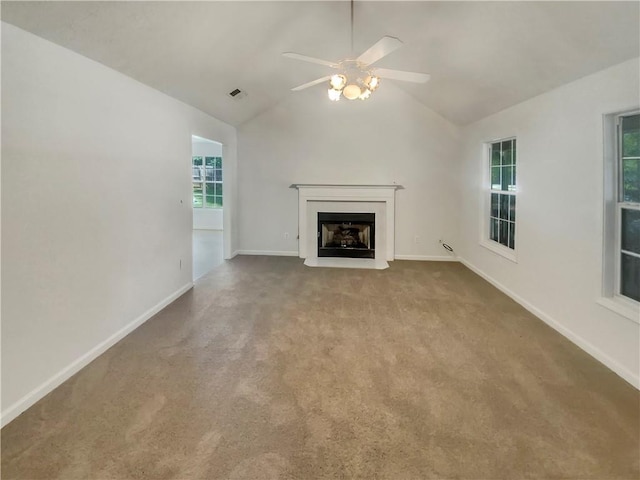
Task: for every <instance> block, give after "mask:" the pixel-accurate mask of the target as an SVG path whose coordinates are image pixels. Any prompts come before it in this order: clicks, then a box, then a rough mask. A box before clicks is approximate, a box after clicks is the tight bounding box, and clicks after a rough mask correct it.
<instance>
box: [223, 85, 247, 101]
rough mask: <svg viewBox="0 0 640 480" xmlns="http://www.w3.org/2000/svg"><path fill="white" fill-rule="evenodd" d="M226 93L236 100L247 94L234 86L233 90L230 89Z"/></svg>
mask: <svg viewBox="0 0 640 480" xmlns="http://www.w3.org/2000/svg"><path fill="white" fill-rule="evenodd" d="M227 95H229V96H230V97H231V98H234V99H236V100H240V99H241V98H244V97H246V96H247V92H243V91H242V90H240V89H239V88H236V89H235V90H232V91H230V92H229V93H228V94H227Z"/></svg>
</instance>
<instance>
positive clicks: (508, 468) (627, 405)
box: [2, 257, 640, 480]
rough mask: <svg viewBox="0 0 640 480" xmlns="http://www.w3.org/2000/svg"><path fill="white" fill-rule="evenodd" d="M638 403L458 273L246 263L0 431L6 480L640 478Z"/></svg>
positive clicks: (218, 275) (287, 261)
mask: <svg viewBox="0 0 640 480" xmlns="http://www.w3.org/2000/svg"><path fill="white" fill-rule="evenodd" d="M639 402H640V393H639V392H638V391H637V390H635V389H634V388H633V387H632V386H630V385H629V384H627V383H626V382H625V381H623V380H622V379H621V378H619V377H617V376H616V375H615V374H614V373H612V372H611V371H609V370H608V369H607V368H605V367H604V366H602V365H601V364H600V363H598V362H597V361H596V360H594V359H592V358H591V357H589V355H587V354H586V353H584V352H583V351H581V350H580V349H579V348H577V347H576V346H574V345H573V344H571V343H570V342H569V341H568V340H566V339H565V338H564V337H562V336H561V335H560V334H558V333H556V332H555V331H553V330H552V329H551V328H549V327H547V326H546V325H545V324H544V323H543V322H542V321H540V320H538V319H536V318H535V317H533V316H532V315H531V314H529V313H528V312H526V311H525V310H523V309H522V308H521V307H520V306H518V305H517V304H516V303H514V302H513V301H511V300H510V299H509V298H507V297H506V296H504V295H503V294H501V293H500V292H499V291H497V290H496V289H495V288H493V287H492V286H491V285H489V284H488V283H486V282H485V281H483V280H482V279H480V278H479V277H478V276H476V275H475V274H473V273H472V272H471V271H469V270H468V269H466V268H465V267H464V266H462V265H461V264H457V263H426V262H402V261H396V262H393V264H392V266H391V268H390V269H388V270H385V271H376V270H342V269H320V268H316V269H312V268H308V267H305V266H303V265H302V263H301V261H300V260H299V259H297V258H282V257H280V258H276V257H271V258H269V257H237V258H235V259H234V260H232V261H228V262H225V263H224V264H223V265H221V266H219V267H217V268H216V269H215V270H213V271H212V272H210V273H209V274H208V275H206V276H205V277H203V278H202V279H201V280H200V281H199V282H198V283H197V285H196V287H195V288H194V289H193V290H192V291H190V292H189V293H187V294H185V295H184V296H182V297H181V298H180V299H178V300H177V301H176V302H174V303H173V304H172V305H170V306H169V307H167V308H166V309H165V310H164V311H162V312H160V313H159V314H158V315H156V316H155V317H154V318H152V319H151V320H149V321H148V322H147V323H146V324H145V325H143V326H142V327H140V328H139V329H138V330H136V331H135V332H133V333H132V334H131V335H129V336H128V337H126V338H125V339H124V340H123V341H121V342H120V343H119V344H117V345H116V346H114V347H113V348H112V349H110V350H109V351H108V352H106V353H105V354H104V355H102V356H101V357H100V358H98V359H97V360H96V361H94V362H93V363H92V364H91V365H89V366H88V367H87V368H85V369H84V370H82V371H81V372H80V373H79V374H77V375H76V376H74V377H73V378H71V379H70V380H69V381H67V382H66V383H64V384H63V385H62V386H61V387H59V388H58V389H57V390H55V391H54V392H52V393H51V394H50V395H48V396H47V397H46V398H44V399H43V400H41V401H40V402H38V403H37V404H36V405H35V406H33V407H32V408H31V409H29V410H28V411H27V412H26V413H24V414H23V415H21V416H20V417H18V418H17V419H16V420H15V421H13V422H12V423H10V424H9V425H8V426H6V427H5V428H4V429H3V430H2V478H4V479H7V480H8V479H36V478H59V479H76V478H84V479H116V478H117V479H138V478H147V479H170V478H175V479H246V480H253V479H316V478H359V479H376V478H381V479H383V478H384V479H393V480H395V479H424V478H464V479H499V478H501V479H520V478H539V479H559V478H563V479H569V478H571V479H603V480H612V479H638V478H639V476H640V467H639V455H640V454H639V447H640V444H639V428H640V418H639V405H640V403H639Z"/></svg>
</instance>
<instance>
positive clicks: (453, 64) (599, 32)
mask: <svg viewBox="0 0 640 480" xmlns="http://www.w3.org/2000/svg"><path fill="white" fill-rule="evenodd" d="M639 6H640V4H639V3H638V2H610V1H605V2H377V1H375V2H368V1H358V2H356V4H355V30H354V47H355V48H354V50H355V53H360V52H362V51H364V50H365V49H366V48H367V47H369V46H370V45H371V44H373V43H374V42H375V41H376V40H378V39H379V38H380V37H382V36H383V35H391V36H395V37H398V38H400V39H401V40H402V41H403V42H404V43H405V45H404V46H403V47H402V48H401V49H399V50H397V51H396V52H394V53H392V54H391V55H389V56H388V57H385V58H384V59H382V60H381V61H380V62H379V63H378V64H377V66H380V67H387V68H394V69H398V70H410V71H418V72H426V73H430V74H431V81H429V82H428V83H426V84H408V83H403V82H394V83H396V85H398V86H399V87H400V88H403V89H404V90H405V91H406V92H408V93H409V94H410V95H412V96H413V97H414V98H415V99H417V100H418V101H420V102H422V103H424V104H425V105H426V106H428V107H430V108H432V109H433V110H435V111H437V112H439V113H440V114H441V115H443V116H444V117H446V118H448V119H449V120H451V121H452V122H454V123H456V124H466V123H469V122H472V121H475V120H478V119H480V118H483V117H485V116H487V115H490V114H492V113H495V112H497V111H500V110H502V109H504V108H506V107H509V106H511V105H514V104H516V103H519V102H521V101H523V100H526V99H527V98H531V97H533V96H535V95H538V94H540V93H543V92H545V91H548V90H550V89H552V88H555V87H557V86H560V85H562V84H564V83H567V82H570V81H572V80H575V79H577V78H580V77H583V76H585V75H588V74H590V73H593V72H596V71H598V70H602V69H604V68H606V67H608V66H611V65H615V64H617V63H620V62H623V61H625V60H627V59H630V58H633V57H637V56H639V55H640V40H639V38H640V26H639V25H640V10H639ZM1 8H2V12H1V13H2V20H3V21H6V22H9V23H11V24H14V25H16V26H18V27H20V28H23V29H25V30H27V31H30V32H33V33H34V34H36V35H39V36H41V37H44V38H46V39H48V40H51V41H53V42H55V43H58V44H60V45H62V46H65V47H67V48H69V49H71V50H74V51H76V52H78V53H81V54H82V55H85V56H87V57H89V58H92V59H94V60H97V61H98V62H101V63H103V64H105V65H108V66H109V67H112V68H114V69H116V70H118V71H120V72H122V73H124V74H126V75H128V76H130V77H133V78H135V79H137V80H139V81H141V82H143V83H145V84H147V85H150V86H151V87H154V88H156V89H158V90H161V91H163V92H165V93H167V94H169V95H171V96H173V97H175V98H177V99H180V100H182V101H184V102H186V103H189V104H191V105H193V106H195V107H197V108H199V109H201V110H203V111H205V112H207V113H209V114H211V115H213V116H215V117H217V118H219V119H221V120H223V121H225V122H227V123H230V124H232V125H239V124H241V123H243V122H245V121H247V120H249V119H251V118H253V117H254V116H256V115H257V114H259V113H261V112H262V111H264V110H266V109H268V108H270V107H271V106H273V105H275V104H277V103H279V102H281V101H282V100H284V99H286V98H288V97H289V96H290V95H296V94H295V93H292V92H291V91H290V88H291V87H294V86H297V85H299V84H302V83H305V82H307V81H310V80H313V79H315V78H318V77H322V76H324V75H327V74H328V73H330V69H328V68H327V67H323V66H321V65H314V64H306V63H302V62H297V61H294V60H291V59H287V58H284V57H282V56H281V53H282V52H286V51H295V52H298V53H302V54H305V55H310V56H314V57H319V58H323V59H327V60H339V59H342V58H345V57H347V56H349V54H350V51H349V50H350V46H349V42H350V40H349V25H350V20H349V18H350V17H349V2H348V1H345V0H342V1H338V2H324V1H323V2H310V1H299V2H272V1H260V2H238V1H235V2H221V1H214V2H180V1H179V2H165V1H161V2H135V1H134V2H93V1H90V2H78V1H76V2H55V1H46V2H26V1H20V2H7V1H3V2H2V7H1ZM384 82H393V80H383V84H382V86H381V87H380V88H383V87H384ZM234 88H240V89H242V90H244V91H246V92H247V94H248V95H247V96H246V97H245V98H243V99H240V100H233V99H231V98H229V97H228V96H227V93H228V92H230V91H231V90H233V89H234ZM312 88H313V89H315V90H314V91H315V92H316V93H317V98H318V101H327V100H326V87H325V86H324V85H318V86H315V87H312ZM370 101H375V97H372V99H371V100H370Z"/></svg>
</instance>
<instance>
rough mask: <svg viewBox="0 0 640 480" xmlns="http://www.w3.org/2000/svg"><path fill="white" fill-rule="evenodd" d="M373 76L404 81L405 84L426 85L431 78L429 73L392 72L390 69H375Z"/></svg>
mask: <svg viewBox="0 0 640 480" xmlns="http://www.w3.org/2000/svg"><path fill="white" fill-rule="evenodd" d="M373 74H374V75H377V76H378V77H380V78H390V79H391V80H402V81H403V82H414V83H426V82H428V81H429V79H430V78H431V75H429V74H428V73H417V72H403V71H402V70H390V69H388V68H375V69H374V70H373Z"/></svg>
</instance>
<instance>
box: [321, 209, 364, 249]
mask: <svg viewBox="0 0 640 480" xmlns="http://www.w3.org/2000/svg"><path fill="white" fill-rule="evenodd" d="M375 218H376V215H375V213H340V212H318V257H352V258H375V230H376V229H375V224H376V221H375Z"/></svg>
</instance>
